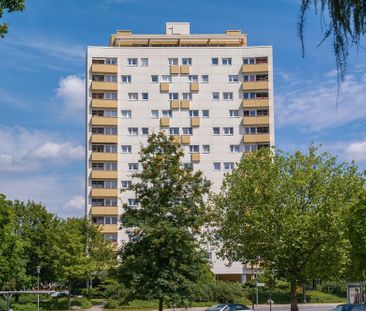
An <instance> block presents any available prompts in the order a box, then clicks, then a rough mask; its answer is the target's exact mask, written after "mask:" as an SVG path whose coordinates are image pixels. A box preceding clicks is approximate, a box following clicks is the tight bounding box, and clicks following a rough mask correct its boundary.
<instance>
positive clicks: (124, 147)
mask: <svg viewBox="0 0 366 311" xmlns="http://www.w3.org/2000/svg"><path fill="white" fill-rule="evenodd" d="M121 152H122V153H131V152H132V147H131V145H122V146H121Z"/></svg>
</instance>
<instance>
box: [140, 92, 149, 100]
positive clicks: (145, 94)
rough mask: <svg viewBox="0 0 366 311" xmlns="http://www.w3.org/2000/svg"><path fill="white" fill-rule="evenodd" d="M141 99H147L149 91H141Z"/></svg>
mask: <svg viewBox="0 0 366 311" xmlns="http://www.w3.org/2000/svg"><path fill="white" fill-rule="evenodd" d="M141 100H149V93H141Z"/></svg>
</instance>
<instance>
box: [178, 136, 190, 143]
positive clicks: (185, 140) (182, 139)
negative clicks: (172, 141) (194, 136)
mask: <svg viewBox="0 0 366 311" xmlns="http://www.w3.org/2000/svg"><path fill="white" fill-rule="evenodd" d="M180 142H181V143H182V144H183V145H188V144H190V142H191V136H189V135H182V136H181V137H180Z"/></svg>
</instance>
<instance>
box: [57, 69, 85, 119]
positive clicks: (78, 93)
mask: <svg viewBox="0 0 366 311" xmlns="http://www.w3.org/2000/svg"><path fill="white" fill-rule="evenodd" d="M56 98H58V99H59V100H61V101H62V103H63V104H64V107H65V114H67V115H71V116H76V117H77V116H80V117H81V116H82V115H83V112H84V109H85V79H82V78H80V77H78V76H76V75H71V76H67V77H66V78H62V79H61V80H60V82H59V86H58V88H57V90H56Z"/></svg>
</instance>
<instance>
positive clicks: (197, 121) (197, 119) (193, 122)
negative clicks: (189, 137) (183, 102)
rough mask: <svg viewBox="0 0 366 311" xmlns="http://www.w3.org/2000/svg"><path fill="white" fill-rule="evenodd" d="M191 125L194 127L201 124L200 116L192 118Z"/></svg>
mask: <svg viewBox="0 0 366 311" xmlns="http://www.w3.org/2000/svg"><path fill="white" fill-rule="evenodd" d="M191 126H192V127H198V126H200V118H191Z"/></svg>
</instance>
